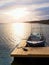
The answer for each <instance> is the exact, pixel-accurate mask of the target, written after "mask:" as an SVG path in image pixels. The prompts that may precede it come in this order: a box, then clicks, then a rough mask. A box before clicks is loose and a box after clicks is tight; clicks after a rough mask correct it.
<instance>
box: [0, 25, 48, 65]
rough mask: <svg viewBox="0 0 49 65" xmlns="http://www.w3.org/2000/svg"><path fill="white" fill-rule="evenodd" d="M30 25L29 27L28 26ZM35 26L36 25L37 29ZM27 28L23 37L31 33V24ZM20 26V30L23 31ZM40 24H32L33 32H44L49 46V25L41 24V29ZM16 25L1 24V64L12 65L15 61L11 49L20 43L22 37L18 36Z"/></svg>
mask: <svg viewBox="0 0 49 65" xmlns="http://www.w3.org/2000/svg"><path fill="white" fill-rule="evenodd" d="M26 26H28V27H29V28H28V27H26ZM34 26H36V27H35V28H37V29H35V28H34ZM24 27H26V28H27V29H23V30H25V31H24V32H25V33H24V34H23V36H22V38H23V39H24V38H27V37H28V35H29V34H30V30H31V29H30V28H31V27H30V25H26V24H25V26H24ZM21 28H22V27H20V31H22V29H21ZM39 28H40V25H39V24H36V25H35V24H32V32H33V31H36V32H37V31H38V32H40V31H41V32H42V33H43V35H44V36H45V38H46V42H47V45H48V46H49V43H48V42H49V25H43V24H41V28H42V29H41V30H40V29H39ZM16 33H17V31H16V27H13V24H0V65H11V62H12V61H13V58H12V57H11V56H10V53H11V51H12V50H13V49H14V48H15V47H16V45H17V44H18V43H20V39H19V38H18V36H17V34H16Z"/></svg>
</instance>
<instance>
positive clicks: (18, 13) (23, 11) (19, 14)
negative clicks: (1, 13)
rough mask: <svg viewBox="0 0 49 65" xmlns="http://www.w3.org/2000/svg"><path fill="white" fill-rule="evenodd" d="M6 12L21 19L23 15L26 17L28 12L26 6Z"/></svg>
mask: <svg viewBox="0 0 49 65" xmlns="http://www.w3.org/2000/svg"><path fill="white" fill-rule="evenodd" d="M6 14H8V15H10V16H12V17H13V18H16V19H20V18H22V17H25V16H26V15H27V14H28V12H27V9H26V8H16V9H13V10H10V11H8V12H6Z"/></svg>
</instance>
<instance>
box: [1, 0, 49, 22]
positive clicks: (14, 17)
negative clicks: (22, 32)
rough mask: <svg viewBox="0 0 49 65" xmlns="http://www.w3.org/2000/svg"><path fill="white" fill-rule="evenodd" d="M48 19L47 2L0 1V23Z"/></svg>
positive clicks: (27, 0) (48, 3) (31, 0)
mask: <svg viewBox="0 0 49 65" xmlns="http://www.w3.org/2000/svg"><path fill="white" fill-rule="evenodd" d="M45 19H49V0H0V23H4V22H6V23H9V22H25V21H35V20H45Z"/></svg>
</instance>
